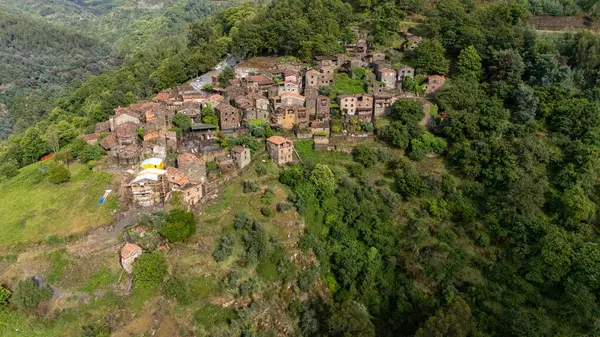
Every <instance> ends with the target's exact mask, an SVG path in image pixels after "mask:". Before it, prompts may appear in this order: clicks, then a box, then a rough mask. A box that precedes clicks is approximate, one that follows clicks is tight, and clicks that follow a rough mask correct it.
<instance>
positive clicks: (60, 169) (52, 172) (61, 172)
mask: <svg viewBox="0 0 600 337" xmlns="http://www.w3.org/2000/svg"><path fill="white" fill-rule="evenodd" d="M47 174H48V181H49V182H51V183H53V184H62V183H66V182H67V181H69V180H70V179H71V172H69V170H68V169H67V168H66V167H64V166H62V165H56V164H55V165H50V167H49V168H48V172H47Z"/></svg>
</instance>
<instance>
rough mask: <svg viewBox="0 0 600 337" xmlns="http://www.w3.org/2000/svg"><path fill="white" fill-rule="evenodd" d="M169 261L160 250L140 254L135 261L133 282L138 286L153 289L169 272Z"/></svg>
mask: <svg viewBox="0 0 600 337" xmlns="http://www.w3.org/2000/svg"><path fill="white" fill-rule="evenodd" d="M168 268H169V266H168V265H167V261H166V260H165V257H164V256H163V254H162V253H161V252H159V251H154V252H152V253H146V254H142V255H140V257H138V258H137V259H136V260H135V262H134V263H133V284H134V287H136V288H144V289H153V288H154V287H156V286H158V285H159V284H161V283H162V282H163V280H164V279H165V277H166V276H167V274H168Z"/></svg>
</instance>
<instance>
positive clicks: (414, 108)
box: [378, 100, 424, 149]
mask: <svg viewBox="0 0 600 337" xmlns="http://www.w3.org/2000/svg"><path fill="white" fill-rule="evenodd" d="M392 117H393V118H394V119H395V120H394V121H393V122H392V123H390V124H389V125H386V126H384V127H383V128H381V129H379V130H378V136H379V137H381V138H382V139H383V140H385V141H386V142H388V143H390V144H391V145H393V146H394V147H399V148H403V149H405V148H408V146H409V142H410V140H411V139H414V138H419V137H420V136H421V134H422V133H423V131H422V128H421V126H420V125H419V122H420V121H421V120H422V119H423V117H424V111H423V105H422V104H420V103H418V102H415V101H411V100H398V101H396V102H395V103H394V105H392Z"/></svg>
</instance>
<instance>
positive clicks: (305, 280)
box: [298, 269, 317, 292]
mask: <svg viewBox="0 0 600 337" xmlns="http://www.w3.org/2000/svg"><path fill="white" fill-rule="evenodd" d="M316 280H317V273H316V272H315V271H314V270H313V269H307V270H304V271H302V273H300V277H299V278H298V287H299V288H300V290H302V291H304V292H307V291H309V290H310V288H312V286H313V284H315V281H316Z"/></svg>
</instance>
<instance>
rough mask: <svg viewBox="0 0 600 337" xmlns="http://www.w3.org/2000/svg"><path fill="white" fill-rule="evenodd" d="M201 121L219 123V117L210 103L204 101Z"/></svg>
mask: <svg viewBox="0 0 600 337" xmlns="http://www.w3.org/2000/svg"><path fill="white" fill-rule="evenodd" d="M202 123H206V124H212V125H219V117H217V114H216V113H215V109H213V107H212V105H211V104H210V103H206V104H205V105H204V106H203V107H202Z"/></svg>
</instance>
